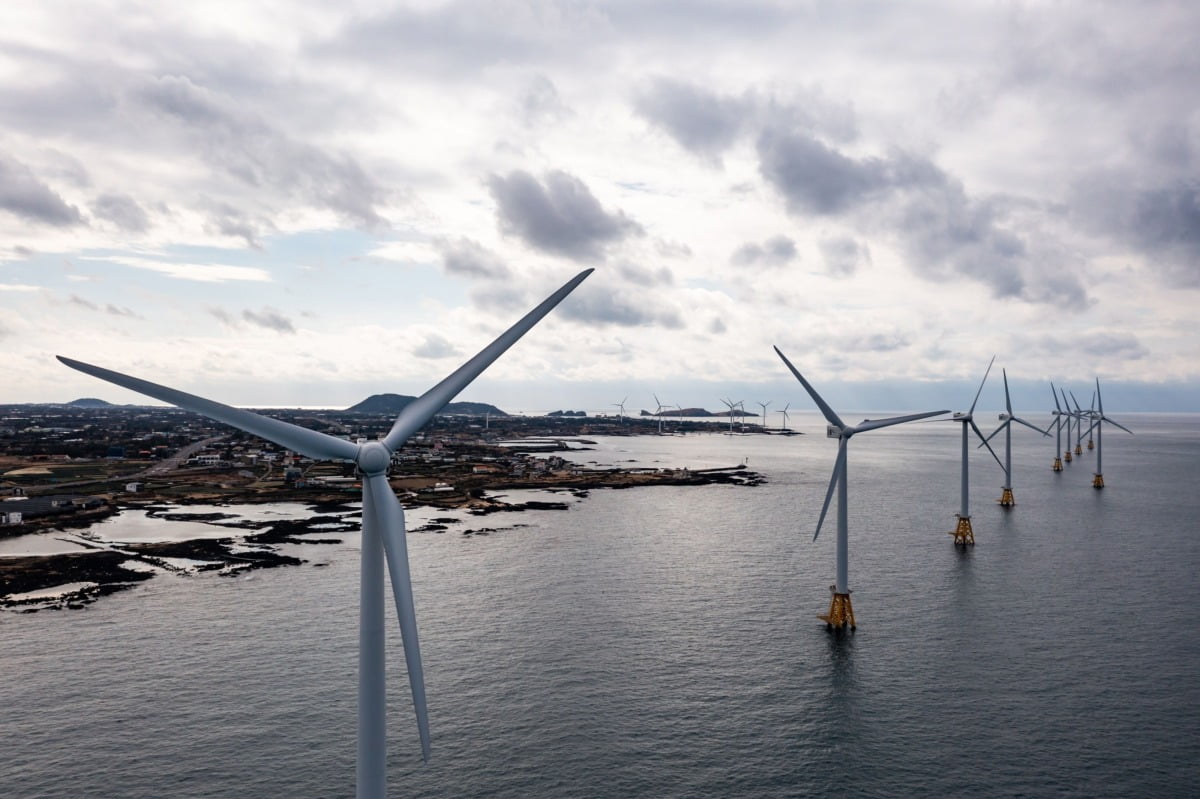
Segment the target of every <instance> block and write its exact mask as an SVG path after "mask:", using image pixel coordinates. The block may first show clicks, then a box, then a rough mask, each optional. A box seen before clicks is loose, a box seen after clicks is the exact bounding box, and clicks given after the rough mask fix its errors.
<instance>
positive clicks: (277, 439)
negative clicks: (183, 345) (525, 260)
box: [58, 269, 592, 799]
mask: <svg viewBox="0 0 1200 799" xmlns="http://www.w3.org/2000/svg"><path fill="white" fill-rule="evenodd" d="M591 273H592V270H591V269H587V270H585V271H583V272H580V273H579V274H578V275H576V276H575V277H574V278H572V279H571V280H570V281H568V282H567V283H566V284H565V285H564V286H563V287H562V288H560V289H559V290H558V291H556V292H554V293H553V294H551V295H550V296H549V297H548V298H546V299H545V300H544V301H543V302H542V303H541V304H540V305H538V306H537V307H536V308H534V309H533V310H532V311H530V312H529V313H528V314H526V315H525V316H524V317H523V318H522V319H521V320H520V321H518V322H517V323H516V324H515V325H513V326H512V327H510V328H509V329H508V330H506V331H505V332H504V333H502V334H501V335H500V337H499V338H497V339H496V340H495V341H493V342H492V343H491V344H489V345H488V346H487V347H485V348H484V349H483V350H481V351H480V352H479V354H478V355H476V356H475V357H474V358H472V359H471V360H469V361H467V362H466V363H465V364H463V365H462V366H460V367H459V368H458V369H457V370H456V371H455V372H453V373H452V374H450V375H449V376H448V377H446V378H445V379H443V380H442V381H441V382H440V383H438V384H437V385H436V386H434V387H433V388H431V389H429V391H427V392H425V393H424V394H422V395H421V396H420V397H418V398H417V399H415V400H413V401H412V402H410V403H409V404H408V405H407V406H405V408H404V410H402V411H401V412H400V415H399V416H397V417H396V421H395V422H394V423H393V424H392V428H391V430H390V431H389V432H388V433H387V435H386V436H384V437H383V438H382V439H379V440H376V441H362V442H361V443H357V444H356V443H352V442H350V441H347V440H345V439H342V438H335V437H333V436H330V435H327V434H325V433H319V432H317V431H315V430H309V429H307V428H304V427H299V426H297V425H293V424H290V423H288V422H284V421H280V420H279V419H273V418H271V417H268V416H261V415H259V414H257V413H252V412H250V411H245V410H241V409H239V408H234V407H231V406H229V405H223V404H221V403H219V402H214V401H212V400H209V399H204V398H203V397H198V396H196V395H194V394H187V393H185V392H183V391H178V390H176V389H173V388H168V387H166V386H163V385H159V384H157V383H151V382H149V381H147V380H142V379H139V378H136V377H130V376H129V375H125V374H121V373H120V372H113V371H110V370H108V369H103V368H101V367H99V366H92V365H91V364H87V363H82V362H80V361H76V360H72V359H70V358H64V357H63V356H61V355H60V356H58V359H59V360H60V361H62V362H63V363H64V364H66V365H67V366H69V367H71V368H72V369H77V370H79V371H81V372H84V373H86V374H89V375H92V376H93V377H98V378H100V379H101V380H107V381H108V382H110V383H115V384H116V385H118V386H122V387H124V388H127V389H130V390H132V391H137V392H139V393H141V394H145V395H147V396H150V397H154V398H155V399H159V400H162V401H164V402H169V403H171V404H172V405H177V406H179V407H180V408H183V409H185V410H189V411H192V412H194V413H198V414H200V415H202V416H207V417H209V418H210V419H215V420H216V421H218V422H224V423H225V424H227V425H230V426H232V427H236V428H237V429H239V430H243V431H245V432H247V433H252V434H254V435H257V436H260V437H261V438H265V439H267V440H268V441H272V442H274V443H276V444H278V445H279V446H281V447H285V448H287V449H290V450H294V451H296V452H299V453H301V454H303V455H307V456H308V457H310V458H314V459H318V460H337V461H349V462H352V463H355V464H357V466H358V470H359V471H360V472H361V474H362V476H363V481H362V487H363V513H362V544H361V558H362V562H361V571H360V586H359V588H360V599H359V601H360V604H359V637H358V766H357V794H356V795H357V797H358V799H382V798H383V797H385V796H386V794H387V784H386V780H387V769H386V753H387V724H386V719H385V716H384V710H385V707H386V701H385V675H384V649H383V644H384V637H385V627H384V605H385V600H384V591H385V589H384V580H383V566H384V562H385V561H386V563H387V570H388V573H389V575H390V576H391V584H392V595H393V599H394V601H395V603H396V613H397V616H398V617H399V623H400V634H401V639H402V641H403V644H404V659H405V662H406V664H407V667H408V679H409V685H410V688H411V690H412V697H413V708H414V710H415V711H416V716H417V729H418V732H419V734H420V738H421V755H422V758H423V759H425V760H426V761H427V760H428V759H429V747H430V744H429V716H428V712H427V710H426V705H425V681H424V674H423V671H422V668H421V652H420V645H419V644H418V642H417V620H416V613H415V610H414V607H413V597H412V581H411V578H410V575H409V568H408V545H407V543H406V541H405V538H404V509H403V507H401V505H400V501H399V500H398V499H397V498H396V494H395V493H394V492H393V491H392V488H391V485H390V484H389V483H388V478H387V470H388V466H389V465H390V463H391V458H392V454H393V453H395V452H396V451H398V450H399V449H400V448H401V447H402V446H403V445H404V443H405V442H406V441H408V439H409V437H410V436H412V435H413V434H414V433H416V432H417V431H418V430H420V429H421V428H422V427H424V425H425V423H426V422H428V421H429V420H430V419H431V418H433V416H434V414H436V413H437V412H438V411H440V410H441V409H442V408H443V407H445V405H446V404H447V403H448V402H450V401H451V400H452V399H454V397H455V396H457V395H458V393H459V392H460V391H462V390H463V389H464V388H466V387H467V386H468V385H469V384H470V383H471V381H473V380H474V379H475V378H476V377H478V376H479V375H480V373H482V372H483V371H484V370H485V369H487V367H488V366H490V365H491V364H492V362H493V361H495V360H496V359H497V358H499V357H500V356H501V355H502V354H503V353H504V352H505V351H506V350H507V349H508V348H509V347H511V346H512V345H513V344H515V343H516V342H517V341H518V340H519V339H520V338H521V337H522V336H523V335H525V333H526V332H528V331H529V330H530V329H531V328H532V327H533V326H534V325H535V324H537V323H538V322H539V321H540V320H541V319H542V317H544V316H545V315H546V314H548V313H549V312H550V311H551V309H553V308H554V306H556V305H558V303H559V302H561V301H562V299H563V298H564V297H566V296H567V295H568V294H570V293H571V292H572V291H573V290H574V289H575V287H576V286H578V285H579V284H580V283H582V282H583V281H584V279H585V278H587V276H588V275H589V274H591Z"/></svg>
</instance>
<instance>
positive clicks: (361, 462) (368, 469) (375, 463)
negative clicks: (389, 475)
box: [354, 441, 392, 477]
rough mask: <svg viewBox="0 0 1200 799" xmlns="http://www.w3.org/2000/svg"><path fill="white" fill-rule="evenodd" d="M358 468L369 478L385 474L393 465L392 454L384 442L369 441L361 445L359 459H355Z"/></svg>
mask: <svg viewBox="0 0 1200 799" xmlns="http://www.w3.org/2000/svg"><path fill="white" fill-rule="evenodd" d="M354 462H355V463H357V464H358V468H359V469H360V470H362V473H363V474H365V475H366V476H368V477H374V476H375V475H377V474H385V473H386V472H387V469H388V466H390V465H391V463H392V453H391V451H390V450H389V449H388V448H387V447H386V446H384V444H383V442H382V441H368V442H367V443H365V444H361V445H359V450H358V457H357V458H355V459H354Z"/></svg>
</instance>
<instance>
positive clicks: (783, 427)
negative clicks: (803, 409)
mask: <svg viewBox="0 0 1200 799" xmlns="http://www.w3.org/2000/svg"><path fill="white" fill-rule="evenodd" d="M790 407H792V403H790V402H789V403H788V404H787V405H784V406H783V410H782V411H775V413H782V414H783V422H782V423H780V425H779V432H781V433H782V432H785V431H786V430H787V429H788V408H790Z"/></svg>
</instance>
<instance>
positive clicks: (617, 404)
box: [613, 397, 629, 424]
mask: <svg viewBox="0 0 1200 799" xmlns="http://www.w3.org/2000/svg"><path fill="white" fill-rule="evenodd" d="M628 399H629V397H625V399H623V400H621V401H620V402H614V403H613V407H614V408H620V410H619V411H618V412H617V418H618V419H620V420H621V423H622V424H624V423H625V402H626V400H628Z"/></svg>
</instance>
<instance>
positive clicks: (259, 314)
mask: <svg viewBox="0 0 1200 799" xmlns="http://www.w3.org/2000/svg"><path fill="white" fill-rule="evenodd" d="M242 319H244V320H245V321H247V322H249V323H250V324H252V325H256V326H258V327H264V328H266V329H267V330H274V331H275V332H276V333H295V332H296V328H295V326H294V325H293V324H292V320H291V319H288V318H287V317H286V316H284V315H283V314H281V313H279V311H276V310H275V309H274V308H263V309H262V310H261V311H251V310H250V309H246V310H244V311H242Z"/></svg>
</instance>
